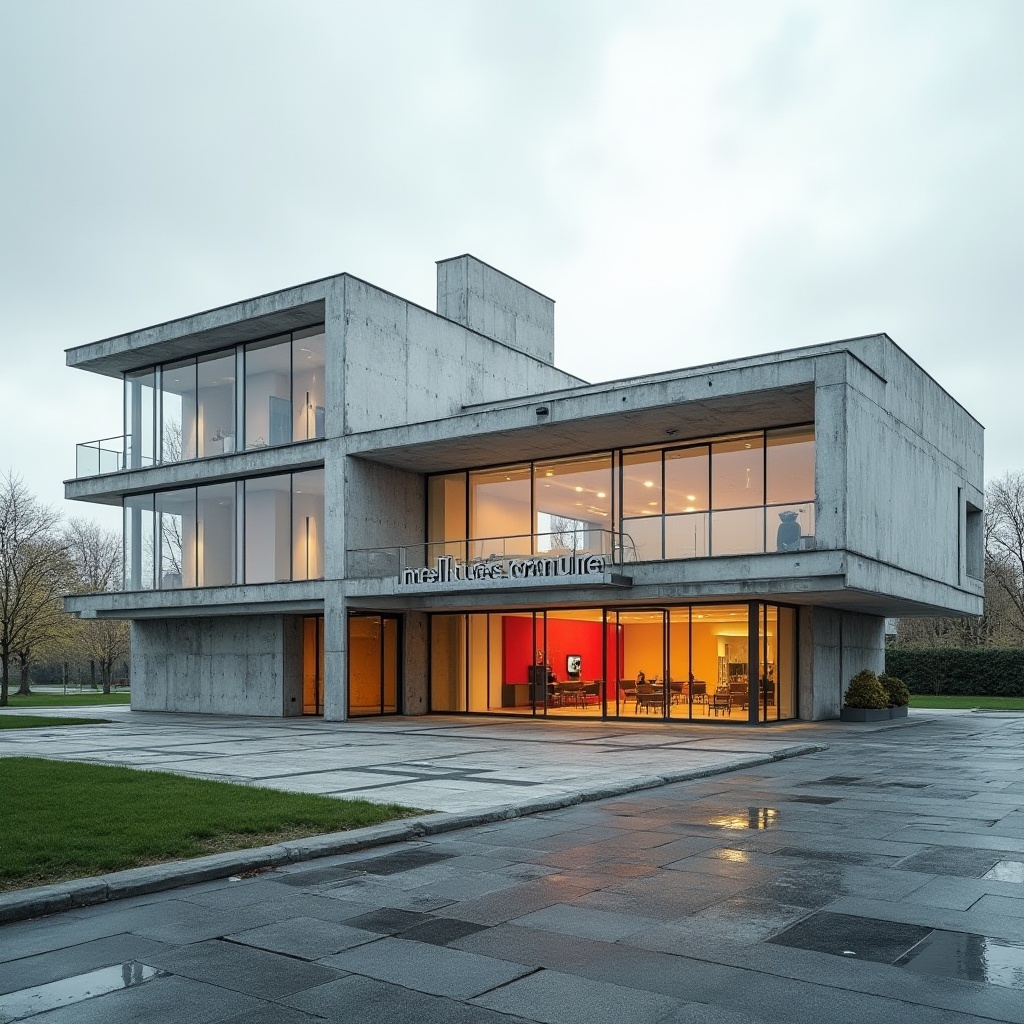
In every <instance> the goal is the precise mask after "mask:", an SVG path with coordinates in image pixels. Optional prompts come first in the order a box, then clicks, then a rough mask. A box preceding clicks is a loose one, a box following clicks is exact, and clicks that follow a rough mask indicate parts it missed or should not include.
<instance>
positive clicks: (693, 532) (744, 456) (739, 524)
mask: <svg viewBox="0 0 1024 1024" xmlns="http://www.w3.org/2000/svg"><path fill="white" fill-rule="evenodd" d="M612 467H614V472H613V471H612ZM531 480H532V488H531V486H530V483H531ZM467 489H468V499H469V500H468V507H469V520H468V523H467V522H466V517H465V512H464V509H465V507H466V490H467ZM427 494H428V497H427V504H428V507H427V539H428V542H429V551H428V554H429V557H430V558H433V557H436V556H437V555H438V554H441V553H448V554H453V555H456V556H459V557H466V556H468V557H470V558H487V557H491V556H495V555H507V554H517V555H524V554H536V553H542V552H546V551H553V550H571V549H573V548H575V549H576V550H581V549H583V550H593V551H600V552H602V553H608V551H609V550H611V548H609V547H605V546H604V545H606V544H608V543H609V538H610V536H611V534H613V533H618V532H619V531H621V537H622V544H621V548H622V552H623V559H624V561H627V562H628V561H653V560H657V559H661V558H673V559H675V558H700V557H705V556H708V555H736V554H758V553H762V552H764V551H765V550H768V551H790V550H797V549H800V548H806V547H810V546H813V536H814V428H813V426H810V425H804V426H801V427H793V428H790V427H787V428H782V429H776V430H769V431H757V432H751V433H749V434H744V435H741V436H738V437H723V438H722V439H720V440H713V439H711V440H708V441H707V442H700V443H692V444H686V445H681V446H672V447H668V446H666V447H661V448H644V449H639V450H634V451H624V452H622V453H621V454H619V453H618V452H605V453H598V454H595V455H585V456H577V457H573V458H565V459H557V460H545V461H538V462H534V463H523V464H517V465H510V466H499V467H496V468H491V469H486V470H471V471H468V472H465V473H447V474H443V475H439V476H435V477H431V478H430V479H429V480H428V483H427ZM605 531H608V532H607V533H606V532H605ZM467 535H468V538H469V541H470V543H469V545H468V551H467V552H464V551H463V550H462V547H461V545H459V544H457V543H455V542H458V541H461V540H463V538H464V537H466V536H467ZM599 544H600V545H601V546H599Z"/></svg>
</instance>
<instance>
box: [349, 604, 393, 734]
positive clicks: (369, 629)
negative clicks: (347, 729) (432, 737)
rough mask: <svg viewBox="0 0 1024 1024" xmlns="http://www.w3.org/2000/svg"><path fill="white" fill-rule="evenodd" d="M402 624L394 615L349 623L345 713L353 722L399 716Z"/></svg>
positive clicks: (353, 619)
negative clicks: (376, 717) (371, 716)
mask: <svg viewBox="0 0 1024 1024" xmlns="http://www.w3.org/2000/svg"><path fill="white" fill-rule="evenodd" d="M400 650H401V623H400V618H399V616H397V615H375V614H358V615H350V616H349V619H348V713H349V716H350V717H352V718H358V717H361V716H365V715H394V714H397V713H398V704H399V692H400V690H401V666H400V663H399V652H400Z"/></svg>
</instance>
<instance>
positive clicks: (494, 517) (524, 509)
mask: <svg viewBox="0 0 1024 1024" xmlns="http://www.w3.org/2000/svg"><path fill="white" fill-rule="evenodd" d="M531 480H532V474H531V472H530V466H529V465H523V466H506V467H505V468H503V469H494V470H492V469H486V470H481V471H479V472H476V473H470V474H469V530H470V537H472V538H473V539H474V543H473V544H472V545H471V550H470V555H471V556H472V557H473V558H487V557H488V556H490V555H529V554H531V553H532V539H533V538H532V534H533V522H532V518H531V515H530V492H531Z"/></svg>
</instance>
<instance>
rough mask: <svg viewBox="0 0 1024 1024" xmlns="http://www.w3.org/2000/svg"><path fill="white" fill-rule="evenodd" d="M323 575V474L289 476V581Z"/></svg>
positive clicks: (311, 472)
mask: <svg viewBox="0 0 1024 1024" xmlns="http://www.w3.org/2000/svg"><path fill="white" fill-rule="evenodd" d="M323 574H324V471H323V470H322V469H311V470H308V471H307V472H304V473H294V474H293V475H292V579H293V580H317V579H320V578H321V577H322V576H323Z"/></svg>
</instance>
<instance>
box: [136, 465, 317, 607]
mask: <svg viewBox="0 0 1024 1024" xmlns="http://www.w3.org/2000/svg"><path fill="white" fill-rule="evenodd" d="M323 575H324V471H323V470H322V469H314V470H307V471H305V472H301V473H285V474H280V475H278V476H270V477H255V478H252V479H249V480H245V481H240V480H239V481H228V482H226V483H218V484H204V485H203V486H200V487H187V488H181V489H178V490H174V491H158V492H156V493H155V494H152V493H151V494H139V495H131V496H128V497H126V498H125V499H124V585H125V589H126V590H151V589H153V588H154V587H156V588H157V589H161V590H168V589H173V590H176V589H179V588H182V587H223V586H230V585H232V584H235V583H274V582H286V581H291V580H307V579H322V578H323Z"/></svg>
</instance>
